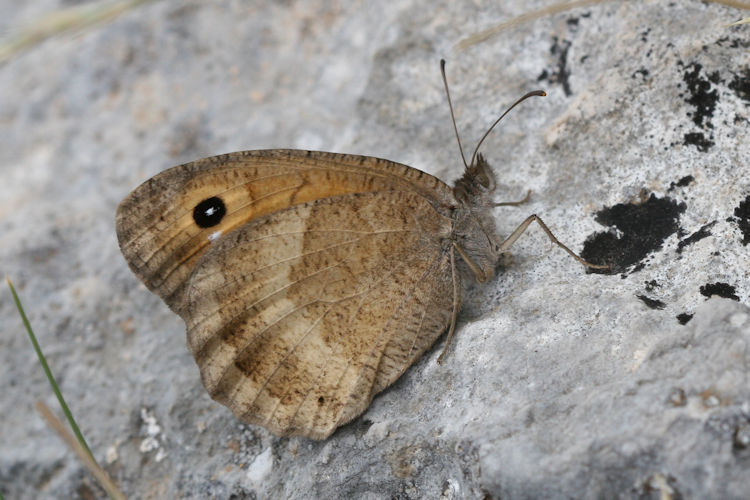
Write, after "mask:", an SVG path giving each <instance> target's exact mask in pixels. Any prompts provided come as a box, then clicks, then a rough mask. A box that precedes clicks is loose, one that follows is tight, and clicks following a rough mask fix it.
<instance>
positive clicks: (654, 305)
mask: <svg viewBox="0 0 750 500" xmlns="http://www.w3.org/2000/svg"><path fill="white" fill-rule="evenodd" d="M636 297H638V298H639V299H641V300H642V301H643V303H644V304H646V305H647V306H648V307H650V308H651V309H664V308H665V307H667V304H665V303H664V302H662V301H661V300H658V299H652V298H650V297H646V296H645V295H636Z"/></svg>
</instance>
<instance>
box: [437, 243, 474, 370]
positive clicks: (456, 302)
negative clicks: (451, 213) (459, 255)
mask: <svg viewBox="0 0 750 500" xmlns="http://www.w3.org/2000/svg"><path fill="white" fill-rule="evenodd" d="M455 249H458V251H459V252H463V250H462V249H461V247H459V246H458V245H456V244H455V243H454V244H453V246H451V278H452V279H453V311H452V312H451V323H450V326H449V327H448V335H447V336H446V338H445V346H444V347H443V352H441V353H440V356H438V359H437V362H438V364H441V363H442V362H443V358H444V357H445V353H446V352H448V347H449V346H450V345H451V342H452V341H453V336H454V335H455V333H456V319H457V318H458V309H459V307H460V306H461V299H460V298H459V296H458V276H457V274H456V251H455ZM472 264H474V263H473V262H472ZM474 265H476V264H474Z"/></svg>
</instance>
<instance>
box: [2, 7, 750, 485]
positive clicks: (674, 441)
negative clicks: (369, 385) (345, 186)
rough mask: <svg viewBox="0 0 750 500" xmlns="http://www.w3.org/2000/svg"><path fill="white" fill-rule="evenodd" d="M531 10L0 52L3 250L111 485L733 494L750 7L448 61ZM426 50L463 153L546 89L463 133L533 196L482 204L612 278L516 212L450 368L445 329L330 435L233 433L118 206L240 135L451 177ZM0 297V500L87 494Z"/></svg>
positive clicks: (208, 16)
mask: <svg viewBox="0 0 750 500" xmlns="http://www.w3.org/2000/svg"><path fill="white" fill-rule="evenodd" d="M69 3H71V2H59V4H58V2H46V6H47V7H48V8H50V9H52V8H56V7H61V6H64V5H65V4H69ZM499 4H502V5H499ZM14 5H15V4H14ZM39 5H41V4H38V5H37V7H36V8H35V9H33V10H29V8H27V7H21V4H19V7H17V8H16V7H11V6H10V4H8V5H6V6H4V7H3V8H2V11H3V13H4V14H7V16H5V17H4V18H5V19H11V20H19V21H20V20H28V19H30V18H33V17H34V16H36V15H38V14H39V13H40V9H41V7H39ZM545 5H549V2H541V1H535V2H531V3H530V2H520V1H508V2H494V3H491V4H489V5H486V6H481V7H480V6H479V4H478V3H476V2H466V1H464V2H420V1H416V0H411V1H409V0H401V1H396V2H389V3H388V5H387V8H386V7H385V4H383V3H381V2H367V1H357V2H348V3H342V4H340V5H332V4H331V3H330V2H323V1H317V0H311V1H309V2H301V1H300V2H283V3H279V4H276V3H274V4H269V5H265V4H264V3H261V2H258V3H255V4H252V5H250V4H247V3H245V2H206V3H203V2H189V3H186V2H177V1H162V2H157V3H153V4H147V5H143V6H141V7H139V8H137V9H135V10H132V11H130V12H128V13H126V14H125V15H123V16H121V17H120V18H118V19H117V20H115V21H114V22H112V23H110V24H106V25H102V26H97V27H94V28H89V29H87V30H85V31H84V32H82V33H79V34H76V35H75V36H63V37H57V38H53V39H50V40H48V41H46V42H44V43H42V44H40V45H38V46H36V47H34V48H32V49H30V50H27V51H25V52H23V53H21V54H19V55H17V56H16V57H15V58H13V59H12V60H10V61H8V62H6V63H5V64H4V65H3V66H2V67H1V68H0V88H2V89H3V92H2V95H0V168H1V169H2V170H1V171H2V173H3V182H2V183H0V199H2V201H3V203H2V206H1V207H0V232H1V233H2V238H1V239H0V262H1V265H0V267H1V268H2V271H3V272H4V273H7V274H8V275H9V276H10V277H11V278H13V279H14V281H15V283H16V285H17V288H18V289H19V292H20V294H21V297H22V299H23V300H24V302H25V304H26V307H27V309H28V312H29V316H30V318H31V321H32V323H33V325H34V327H35V329H36V331H37V334H38V336H39V339H40V342H41V344H42V347H43V349H44V350H45V353H46V354H47V356H48V360H49V362H50V364H51V366H52V369H53V371H54V372H55V373H56V374H57V376H58V381H59V383H60V385H61V387H62V390H63V392H64V394H65V396H66V397H67V400H68V402H69V404H70V405H71V407H72V409H73V411H74V413H75V414H76V416H77V418H78V420H79V424H80V425H81V427H82V429H83V431H84V433H85V435H86V437H87V439H88V442H89V444H90V446H91V448H92V449H93V450H94V453H95V455H96V457H97V459H98V460H99V461H100V462H101V463H102V464H103V465H104V467H105V469H106V470H107V471H108V472H109V473H110V474H111V476H112V477H113V478H114V479H115V481H116V482H117V483H118V484H119V485H120V486H121V488H122V489H123V491H124V492H125V493H126V494H127V495H128V496H130V497H133V498H178V497H179V498H206V497H214V498H253V497H257V498H267V497H278V498H284V497H287V498H303V497H304V498H309V497H320V498H334V497H341V498H354V497H356V498H482V497H485V498H611V497H624V498H657V497H659V496H660V495H664V494H667V495H670V496H671V498H677V497H680V496H681V497H683V498H707V497H714V498H742V497H745V496H746V493H747V491H750V475H748V474H747V470H748V466H750V386H749V385H748V375H749V373H750V351H749V350H748V342H750V309H749V308H748V305H749V304H750V280H749V279H748V278H749V276H748V273H749V271H748V270H750V253H749V252H748V246H747V245H748V243H750V175H748V172H749V170H748V169H749V165H750V150H749V149H748V144H750V126H749V122H748V119H749V118H750V51H748V45H749V44H748V42H747V40H748V31H747V30H748V28H747V26H739V27H733V28H727V27H724V26H723V25H725V24H728V23H729V22H732V21H734V20H736V19H738V18H739V17H742V16H746V13H742V12H738V11H736V10H732V9H730V8H727V7H723V6H720V5H717V4H707V3H703V2H697V1H685V2H672V3H668V2H627V3H626V2H604V3H601V4H597V5H592V6H589V7H585V8H578V9H572V10H568V11H565V12H562V13H557V14H554V15H544V16H542V17H540V18H538V19H536V20H532V21H527V22H524V23H519V24H516V25H514V26H511V27H510V28H508V29H506V30H505V31H502V32H501V33H500V34H499V35H497V36H495V37H493V38H491V39H489V40H487V41H484V42H481V43H478V44H475V45H473V46H471V47H470V48H469V49H468V50H466V51H463V52H459V51H457V50H455V44H456V43H457V42H458V41H459V40H461V39H463V38H465V37H466V36H468V35H471V34H473V33H476V32H478V31H479V30H480V29H483V28H486V27H488V26H492V25H493V24H494V23H499V22H502V21H506V20H508V19H511V18H514V17H516V16H519V15H521V14H524V13H526V12H528V11H529V10H530V9H532V8H541V7H543V6H545ZM441 57H445V58H446V59H447V60H448V78H449V82H450V84H451V91H452V95H453V99H454V105H455V107H456V110H457V121H458V128H459V130H460V132H461V135H462V138H463V140H464V142H465V144H466V145H465V148H466V149H468V150H471V149H472V148H473V145H474V144H475V141H476V140H477V139H478V137H480V136H481V134H482V133H483V132H484V131H485V129H486V127H487V126H488V124H489V123H491V122H492V120H493V119H494V118H495V117H496V116H497V115H498V114H499V112H501V111H502V110H503V109H504V108H505V107H506V106H507V105H508V104H509V103H511V102H512V101H513V100H515V99H516V98H517V97H519V96H520V95H522V94H523V93H525V92H526V91H528V90H531V89H534V88H538V87H542V88H544V89H545V90H546V91H547V93H548V97H547V98H545V99H532V100H530V101H527V102H525V103H523V104H522V105H521V106H520V107H519V108H517V109H516V110H514V111H513V113H512V114H511V115H510V116H509V117H507V118H506V120H505V121H504V122H503V123H502V124H501V125H500V127H499V129H498V130H497V131H496V132H495V133H494V134H493V135H491V136H490V137H489V138H488V139H487V141H486V142H485V143H484V145H483V147H482V151H483V153H484V154H485V156H486V157H487V159H488V160H489V161H490V163H491V164H493V165H494V166H495V168H496V169H497V172H498V176H499V178H500V179H501V186H500V187H499V196H501V197H503V198H504V199H506V200H508V199H517V198H519V197H521V196H523V194H524V193H525V191H526V189H531V190H532V192H533V194H532V199H531V201H530V202H529V203H528V204H527V205H525V206H523V207H520V208H500V209H498V210H497V221H498V225H499V227H500V228H501V229H502V231H503V232H505V233H508V232H510V231H511V230H512V229H513V228H514V227H515V226H516V225H517V224H518V223H520V222H521V220H523V218H524V217H525V216H526V215H528V214H530V213H537V214H538V215H540V216H541V217H542V218H543V219H544V221H545V222H546V223H547V224H548V225H549V226H550V228H552V230H553V231H554V232H555V233H556V235H557V236H558V237H559V238H560V240H562V241H563V242H565V243H567V244H569V245H570V246H571V247H572V248H573V249H574V250H576V251H582V252H583V253H584V255H585V256H586V257H587V258H589V259H591V260H593V261H605V262H609V263H611V264H613V265H614V267H615V269H616V271H617V272H616V274H594V273H586V272H585V270H584V269H583V268H582V267H581V266H580V265H578V264H577V263H575V262H574V261H573V260H572V259H570V258H569V257H568V256H567V255H565V254H564V253H563V252H561V251H559V250H558V249H557V248H556V247H552V246H551V245H550V244H549V242H548V240H547V239H546V238H545V237H544V235H543V234H542V232H541V231H539V229H538V228H536V227H534V226H532V229H531V230H530V231H529V232H528V234H526V235H524V236H523V237H522V238H521V239H520V240H519V242H518V243H517V244H516V246H514V248H513V258H512V260H509V261H508V262H507V263H506V265H505V267H504V271H503V273H502V274H501V275H500V276H499V277H498V279H496V280H495V281H493V282H492V283H489V284H487V285H484V286H482V287H479V286H476V287H473V288H472V289H471V290H470V292H469V293H468V294H467V297H466V298H465V307H464V309H463V311H462V314H461V316H460V318H459V327H458V331H457V336H456V341H455V344H454V345H453V346H452V348H451V352H450V355H449V356H448V358H447V360H446V362H445V363H444V364H443V365H437V364H436V363H435V360H436V359H437V356H438V355H439V353H440V350H441V348H442V345H441V344H442V343H439V344H438V345H437V346H436V347H435V348H434V349H433V350H432V351H430V352H429V353H428V354H427V355H426V356H425V357H424V358H423V359H422V360H421V361H420V362H419V363H417V364H416V365H415V366H413V367H412V368H411V369H410V370H408V371H407V373H406V374H405V375H404V376H403V377H402V378H401V379H400V380H399V381H398V382H397V383H396V384H394V386H392V387H391V388H389V389H388V390H386V391H385V392H384V393H382V394H381V395H380V396H378V397H377V398H376V399H375V400H374V402H373V404H372V406H371V407H370V409H369V410H368V411H367V412H366V413H365V414H364V415H363V416H361V417H360V418H358V419H356V420H355V421H354V422H353V423H351V424H349V425H347V426H345V427H343V428H341V429H339V431H337V432H336V433H335V434H334V435H333V436H332V437H331V438H330V439H329V440H327V441H324V442H312V441H308V440H306V439H300V438H292V439H278V438H275V437H273V436H271V435H270V434H268V433H267V432H266V431H265V430H263V429H261V428H257V427H249V426H243V425H242V424H240V423H239V422H238V421H237V420H236V419H235V418H234V417H232V416H231V414H230V413H229V411H228V410H226V409H225V408H224V407H222V406H220V405H218V404H216V403H214V402H212V401H211V400H210V398H209V397H208V395H207V394H206V393H205V391H204V390H203V388H202V386H201V382H200V379H199V376H198V370H197V368H196V366H195V363H194V362H193V360H192V358H191V356H190V354H189V352H188V350H187V349H186V347H185V340H184V331H183V329H184V326H183V324H182V323H181V321H180V320H179V318H178V317H177V316H175V315H174V314H172V313H171V312H170V311H169V310H168V309H167V307H166V306H165V305H164V304H163V303H162V302H161V301H160V300H159V299H158V298H157V297H156V296H154V295H152V294H150V293H148V292H147V291H146V290H145V288H144V287H143V286H141V285H140V284H139V283H138V282H137V280H136V278H135V277H134V276H133V275H132V274H131V273H130V271H129V270H128V268H127V265H126V264H125V262H124V260H123V259H122V257H121V256H120V253H119V250H118V247H117V242H116V238H115V233H114V227H113V224H114V223H113V217H114V211H115V208H116V206H117V204H118V203H119V201H120V200H121V199H122V198H123V197H124V196H125V195H126V194H127V193H128V192H129V191H130V190H131V189H132V188H134V187H135V186H137V185H138V184H139V183H140V182H142V181H144V180H145V179H147V178H148V177H150V176H151V175H153V174H155V173H157V172H159V171H160V170H162V169H164V168H166V167H169V166H172V165H175V164H179V163H182V162H185V161H190V160H193V159H196V158H199V157H203V156H208V155H212V154H218V153H222V152H228V151H233V150H242V149H259V148H273V147H293V148H302V149H319V150H327V151H337V152H348V153H357V154H366V155H373V156H379V157H383V158H388V159H392V160H395V161H399V162H402V163H406V164H409V165H412V166H414V167H416V168H419V169H422V170H425V171H427V172H430V173H432V174H435V175H437V176H439V177H441V178H443V179H445V180H447V181H452V180H454V179H455V178H457V177H458V176H459V175H460V172H461V162H460V158H459V156H458V152H457V147H456V146H455V140H454V136H453V130H452V127H451V124H450V121H449V115H448V108H447V105H446V102H445V97H444V93H443V89H442V82H441V80H440V76H439V71H438V61H439V59H440V58H441ZM9 297H10V295H9V294H8V293H5V295H4V299H3V300H2V301H1V302H0V315H1V316H0V317H2V327H1V328H2V334H1V335H0V346H1V348H0V380H2V381H3V390H2V391H0V406H1V407H2V408H3V424H4V425H3V427H2V431H1V432H0V492H2V493H3V494H4V495H5V496H6V498H76V497H78V498H90V497H91V496H94V497H102V496H103V491H102V490H100V489H99V487H98V486H96V485H94V484H93V482H92V480H91V479H89V476H88V475H87V473H86V472H85V471H84V469H83V468H82V466H81V464H80V463H79V462H78V461H76V459H75V458H74V457H73V455H72V453H71V452H70V451H69V450H68V449H66V448H65V446H64V445H63V444H62V443H61V441H60V440H59V439H58V438H57V436H56V435H54V433H53V432H52V431H51V430H50V429H49V428H48V427H47V426H46V425H45V424H44V423H43V421H42V420H41V418H40V417H39V415H38V414H37V413H36V412H35V410H34V401H35V400H37V399H42V400H44V401H46V402H47V403H48V404H49V405H50V406H51V407H56V403H55V401H54V398H53V395H52V392H51V391H50V390H49V388H48V386H47V384H46V381H45V379H44V375H43V372H42V370H41V369H40V368H39V366H38V364H37V362H36V360H35V355H34V353H33V350H32V349H31V346H30V345H29V342H28V340H27V339H26V337H25V334H24V333H23V330H22V324H21V322H20V320H19V319H18V316H17V314H16V312H15V309H14V307H13V305H12V302H11V301H10V299H9ZM709 297H711V298H709ZM662 498H664V497H662Z"/></svg>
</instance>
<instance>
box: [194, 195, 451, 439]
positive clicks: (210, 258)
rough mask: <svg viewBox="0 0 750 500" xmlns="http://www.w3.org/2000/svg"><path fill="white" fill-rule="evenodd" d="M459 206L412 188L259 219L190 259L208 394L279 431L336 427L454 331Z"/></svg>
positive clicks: (313, 433) (323, 431) (321, 433)
mask: <svg viewBox="0 0 750 500" xmlns="http://www.w3.org/2000/svg"><path fill="white" fill-rule="evenodd" d="M451 230H452V221H451V219H450V218H448V217H446V216H444V215H441V214H440V213H438V212H437V211H436V210H435V208H434V206H433V204H432V203H431V202H430V200H428V199H426V198H425V197H423V196H421V195H420V194H418V193H415V192H413V191H381V192H375V193H353V194H347V195H340V196H336V197H332V198H324V199H318V200H315V201H310V202H306V203H303V204H300V205H295V206H292V207H289V208H287V209H285V210H281V211H278V212H274V213H272V214H269V215H266V216H264V217H261V218H258V219H255V220H253V221H251V222H249V223H247V224H245V225H243V226H242V227H240V228H238V229H237V230H235V231H234V232H233V233H232V234H230V235H228V236H227V237H226V238H224V239H223V240H222V241H220V242H217V244H215V245H213V246H212V247H211V248H210V249H209V250H208V251H207V252H206V253H205V254H204V255H203V256H202V257H201V258H200V259H199V260H198V261H196V263H195V270H194V272H193V273H192V274H191V276H190V277H189V284H188V289H187V293H186V305H187V307H185V308H184V311H183V312H182V313H181V314H182V316H183V318H184V319H185V322H186V324H187V327H188V345H189V346H190V349H191V350H192V351H193V354H194V355H195V358H196V360H197V361H198V364H199V366H200V369H201V374H202V378H203V381H204V384H205V385H206V387H207V389H208V390H209V392H210V393H211V395H212V396H213V397H214V398H215V399H217V400H218V401H220V402H222V403H223V404H225V405H227V406H228V407H230V408H231V409H232V411H233V412H234V413H235V414H237V415H238V416H239V417H241V418H242V419H243V420H245V421H248V422H251V423H256V424H261V425H264V426H266V427H268V428H269V429H271V430H272V431H273V432H275V433H277V434H280V435H295V434H301V435H306V436H310V437H314V438H318V439H320V438H324V437H327V436H328V435H329V434H330V433H331V432H333V430H335V429H336V427H338V426H339V425H341V424H343V423H345V422H347V421H349V420H351V419H352V418H354V417H356V416H357V415H359V414H360V413H361V412H362V411H364V409H365V408H366V407H367V405H368V404H369V402H370V400H371V399H372V397H373V396H374V395H375V394H376V393H377V392H379V391H381V390H382V389H383V388H385V387H386V386H387V385H389V384H390V383H392V382H393V381H394V380H396V379H397V378H398V377H399V376H400V375H401V374H402V373H403V372H404V371H405V370H406V368H407V367H408V366H409V365H411V364H412V363H413V362H414V361H415V360H416V359H418V358H419V357H420V356H421V354H422V353H423V352H424V351H425V350H426V349H427V348H428V347H429V346H430V345H432V343H434V341H435V340H436V339H437V338H438V337H439V336H440V335H441V334H442V333H443V332H444V331H445V329H446V327H447V325H448V323H449V321H450V315H451V311H452V308H453V297H452V296H450V295H446V294H444V293H437V294H436V293H435V292H436V291H443V290H448V289H452V279H453V277H452V269H451V264H450V247H449V246H447V245H446V241H448V239H449V237H450V234H451Z"/></svg>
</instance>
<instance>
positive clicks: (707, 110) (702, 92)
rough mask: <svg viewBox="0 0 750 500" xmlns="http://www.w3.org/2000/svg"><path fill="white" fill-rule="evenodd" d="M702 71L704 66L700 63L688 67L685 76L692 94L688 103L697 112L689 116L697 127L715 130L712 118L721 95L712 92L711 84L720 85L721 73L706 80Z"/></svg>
mask: <svg viewBox="0 0 750 500" xmlns="http://www.w3.org/2000/svg"><path fill="white" fill-rule="evenodd" d="M701 69H703V66H701V65H700V64H698V63H692V64H690V65H688V67H687V68H686V71H685V73H684V74H683V80H684V81H685V85H687V89H688V92H689V94H690V95H689V96H688V98H687V99H686V101H687V103H688V104H692V105H693V106H695V111H694V112H693V113H689V115H690V116H691V117H692V118H693V122H694V123H695V124H696V125H698V126H699V127H700V128H702V129H706V128H713V125H712V124H711V118H713V117H714V111H715V110H716V103H717V102H718V101H719V93H718V92H717V90H716V89H713V90H711V83H719V72H718V71H715V72H713V73H711V74H710V75H708V78H705V77H703V76H702V75H701Z"/></svg>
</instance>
